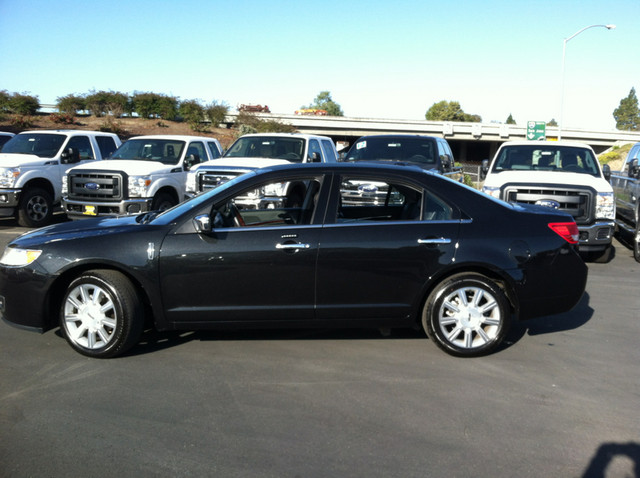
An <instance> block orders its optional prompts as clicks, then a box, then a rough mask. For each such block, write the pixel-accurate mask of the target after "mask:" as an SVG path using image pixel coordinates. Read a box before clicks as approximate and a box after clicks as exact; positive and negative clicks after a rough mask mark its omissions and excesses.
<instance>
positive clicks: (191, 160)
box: [184, 154, 200, 171]
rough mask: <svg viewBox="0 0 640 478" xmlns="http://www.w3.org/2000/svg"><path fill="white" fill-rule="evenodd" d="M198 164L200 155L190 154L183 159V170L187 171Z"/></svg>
mask: <svg viewBox="0 0 640 478" xmlns="http://www.w3.org/2000/svg"><path fill="white" fill-rule="evenodd" d="M199 162H200V155H198V154H190V155H189V156H187V157H186V158H185V159H184V170H185V171H189V170H190V169H191V168H192V167H193V165H194V164H198V163H199Z"/></svg>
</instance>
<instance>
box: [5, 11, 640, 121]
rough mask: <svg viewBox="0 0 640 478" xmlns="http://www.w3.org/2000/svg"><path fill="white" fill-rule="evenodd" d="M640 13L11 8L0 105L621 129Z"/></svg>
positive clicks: (639, 70)
mask: <svg viewBox="0 0 640 478" xmlns="http://www.w3.org/2000/svg"><path fill="white" fill-rule="evenodd" d="M638 19H640V0H613V1H611V2H604V1H593V0H582V1H569V0H566V1H564V0H556V1H547V0H539V1H536V2H532V1H526V2H524V1H517V0H485V1H466V0H465V1H451V2H443V1H437V2H436V1H425V0H423V1H404V0H395V1H394V2H388V1H368V2H367V1H349V0H341V1H334V0H325V1H322V2H309V1H305V0H293V1H284V0H271V1H269V2H265V1H257V0H235V1H228V0H227V1H217V0H216V1H204V0H201V1H194V0H180V1H175V0H174V1H163V0H155V1H148V0H128V1H117V0H110V1H102V0H55V1H51V0H0V51H2V55H0V90H7V91H9V92H27V93H29V94H32V95H37V96H38V97H39V99H40V102H41V103H44V104H49V103H55V102H56V99H57V98H58V97H60V96H64V95H67V94H71V93H73V94H85V93H88V92H90V91H91V90H107V91H108V90H112V91H120V92H123V93H129V94H131V93H133V92H135V91H151V92H155V93H162V94H168V95H173V96H177V97H179V98H180V99H181V100H185V99H198V100H201V101H202V102H203V103H209V102H211V101H212V100H217V101H222V102H225V103H227V104H228V105H229V106H231V107H232V108H233V109H235V107H236V105H238V104H240V103H260V104H267V105H269V107H270V108H271V111H273V112H278V113H293V112H294V111H295V110H296V109H298V108H299V107H300V106H302V105H306V104H309V103H312V101H313V99H314V98H315V96H316V95H317V94H318V93H319V92H320V91H323V90H328V91H330V92H331V95H332V97H333V99H334V101H336V102H337V103H338V104H340V105H341V107H342V109H343V111H344V113H345V116H353V117H364V118H389V119H408V120H420V119H424V115H425V112H426V111H427V109H428V108H429V107H430V106H431V105H433V104H434V103H436V102H438V101H441V100H448V101H459V102H460V104H461V106H462V108H463V109H464V111H465V112H467V113H471V114H479V115H480V116H482V119H483V121H485V122H490V121H498V122H504V121H505V119H506V118H507V116H508V115H509V114H512V115H513V117H514V119H515V120H516V121H517V122H518V124H525V123H526V121H529V120H536V121H549V120H550V119H551V118H555V119H556V120H559V117H560V103H561V86H562V82H561V77H562V75H561V73H562V46H563V39H565V38H567V37H569V36H571V35H572V34H574V33H575V32H577V31H578V30H580V29H581V28H583V27H585V26H588V25H593V24H615V25H616V26H617V28H616V29H615V30H607V29H605V28H591V29H588V30H586V31H584V32H583V33H581V34H580V35H578V36H577V37H575V38H573V39H572V40H570V41H569V42H568V43H567V51H566V63H565V65H566V80H565V90H564V91H565V93H564V104H565V108H564V117H563V123H564V127H576V128H584V129H587V128H597V129H605V130H610V129H614V128H615V121H614V119H613V116H612V112H613V110H614V109H615V108H616V107H617V106H618V105H619V103H620V100H621V99H622V98H624V97H626V96H627V95H628V94H629V91H630V90H631V88H632V87H635V88H636V90H638V92H639V93H640V47H639V45H640V23H639V22H638Z"/></svg>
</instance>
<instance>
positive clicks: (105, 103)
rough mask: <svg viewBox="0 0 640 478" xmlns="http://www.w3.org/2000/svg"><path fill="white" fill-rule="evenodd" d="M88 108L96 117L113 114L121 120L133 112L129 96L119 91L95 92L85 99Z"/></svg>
mask: <svg viewBox="0 0 640 478" xmlns="http://www.w3.org/2000/svg"><path fill="white" fill-rule="evenodd" d="M85 101H86V108H87V109H88V110H89V111H90V112H91V114H92V115H94V116H96V117H98V118H99V117H101V116H105V115H106V114H108V113H111V114H112V115H113V116H115V117H116V118H119V117H120V116H122V115H123V114H124V113H128V112H131V104H130V102H129V96H128V95H125V94H124V93H119V92H117V91H93V92H91V94H90V95H87V97H86V98H85Z"/></svg>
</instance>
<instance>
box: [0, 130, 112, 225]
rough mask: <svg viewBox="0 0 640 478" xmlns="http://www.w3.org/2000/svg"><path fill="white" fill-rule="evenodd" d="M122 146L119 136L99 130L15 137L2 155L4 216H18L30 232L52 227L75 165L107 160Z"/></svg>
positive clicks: (0, 182)
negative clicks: (64, 181)
mask: <svg viewBox="0 0 640 478" xmlns="http://www.w3.org/2000/svg"><path fill="white" fill-rule="evenodd" d="M120 144H121V141H120V138H118V136H116V135H115V134H113V133H102V132H99V131H82V130H51V131H48V130H41V131H25V132H23V133H20V134H17V135H15V136H13V137H12V138H11V139H10V140H9V141H7V142H6V143H5V144H4V146H3V147H2V153H0V216H2V217H8V216H14V215H16V216H17V219H18V224H20V225H21V226H25V227H40V226H45V225H47V224H49V223H50V222H51V219H52V216H53V207H54V205H56V204H58V203H60V200H61V197H62V192H61V184H62V177H63V175H64V171H65V170H66V169H68V168H69V165H70V164H75V163H80V164H86V163H94V162H95V161H96V160H103V159H104V158H107V157H109V155H110V154H111V153H113V152H114V151H115V150H116V149H117V148H118V147H119V146H120Z"/></svg>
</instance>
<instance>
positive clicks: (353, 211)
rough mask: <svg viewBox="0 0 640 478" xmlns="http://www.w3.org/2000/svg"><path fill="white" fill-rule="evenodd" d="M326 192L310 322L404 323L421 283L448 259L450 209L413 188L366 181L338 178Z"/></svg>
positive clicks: (452, 240)
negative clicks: (392, 320)
mask: <svg viewBox="0 0 640 478" xmlns="http://www.w3.org/2000/svg"><path fill="white" fill-rule="evenodd" d="M331 193H332V198H334V200H333V201H332V204H333V206H332V205H330V206H329V209H328V212H327V224H326V225H325V227H324V229H323V233H322V238H321V248H320V251H319V255H318V285H317V290H318V292H317V296H318V299H317V318H318V319H324V320H332V319H337V320H357V319H376V318H398V319H401V318H407V317H408V316H409V315H410V314H412V313H413V312H415V310H416V307H417V306H418V305H419V303H420V301H421V299H422V294H423V290H424V287H425V284H426V283H427V282H428V280H429V277H431V276H433V275H434V274H435V273H436V272H437V271H438V270H439V269H440V268H441V267H443V266H444V265H445V264H448V263H450V262H451V261H452V260H453V257H454V253H455V245H456V243H457V238H458V230H459V221H458V220H457V219H454V217H455V216H456V212H455V209H454V208H453V207H451V206H450V205H448V204H447V203H445V202H444V201H442V200H441V199H440V198H438V197H436V196H434V195H433V194H431V193H429V192H428V191H426V190H424V189H423V188H422V187H421V186H420V185H417V184H411V183H406V182H402V181H396V180H390V179H387V178H386V177H381V178H380V177H376V176H373V175H358V174H353V175H345V176H342V177H341V178H340V179H339V180H334V184H333V187H332V190H331ZM332 216H333V217H332ZM331 222H332V224H331Z"/></svg>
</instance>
